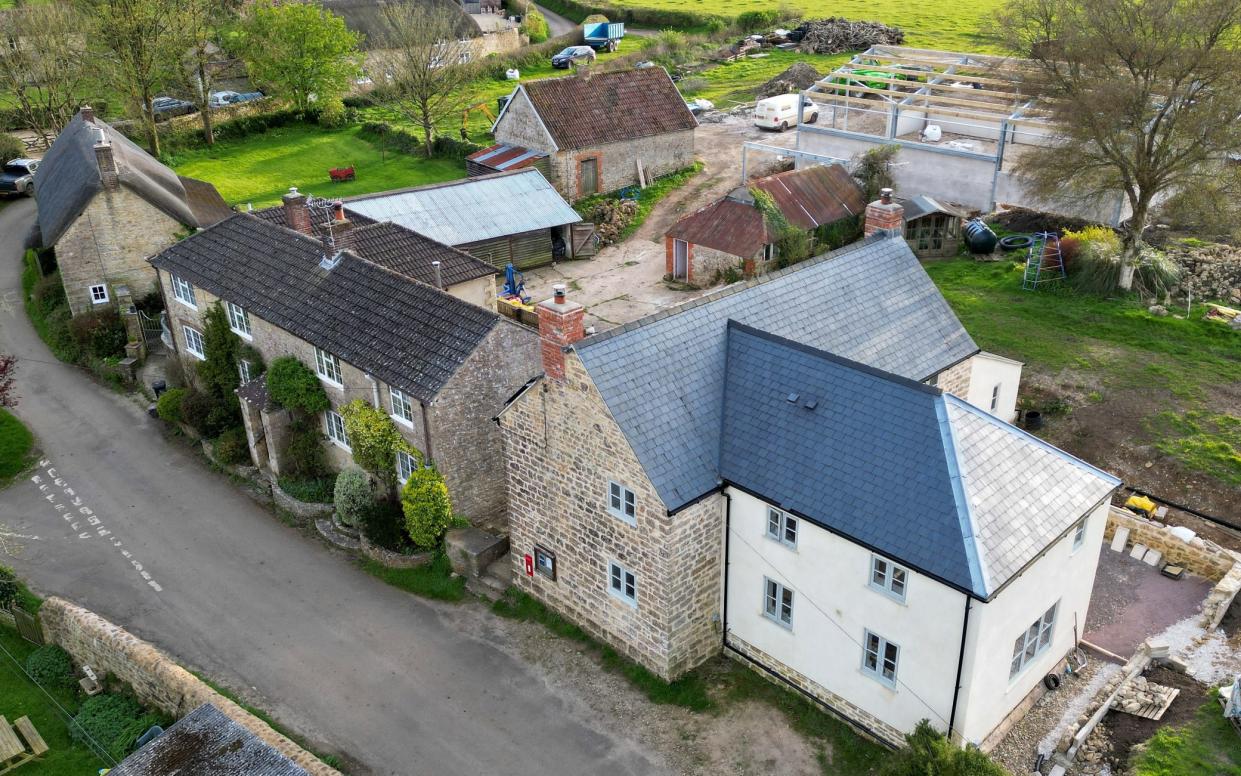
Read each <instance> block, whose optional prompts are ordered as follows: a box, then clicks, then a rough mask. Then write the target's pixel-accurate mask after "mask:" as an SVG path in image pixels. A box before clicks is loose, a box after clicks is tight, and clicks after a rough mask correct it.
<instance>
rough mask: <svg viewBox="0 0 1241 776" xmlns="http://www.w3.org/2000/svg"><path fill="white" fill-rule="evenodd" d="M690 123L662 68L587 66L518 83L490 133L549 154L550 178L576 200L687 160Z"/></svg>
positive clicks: (692, 120) (693, 123)
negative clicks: (609, 69)
mask: <svg viewBox="0 0 1241 776" xmlns="http://www.w3.org/2000/svg"><path fill="white" fill-rule="evenodd" d="M697 126H698V120H697V119H695V118H694V116H693V114H691V113H690V112H689V108H687V107H686V106H685V100H684V99H683V98H682V97H681V93H680V92H679V91H677V87H676V84H674V83H673V82H672V79H671V78H669V77H668V73H667V71H666V70H664V69H663V68H659V67H645V68H637V69H633V70H617V71H614V72H610V73H595V72H592V69H591V68H589V67H587V68H583V69H582V70H580V71H579V73H578V74H577V75H575V76H573V77H569V78H546V79H543V80H540V81H531V82H529V83H525V84H522V85H521V86H518V87H517V88H516V89H515V90H514V91H513V93H512V95H511V96H510V97H509V99H508V101H507V102H506V103H505V105H504V109H503V110H502V111H500V115H499V116H498V117H497V118H496V122H495V125H494V126H493V127H492V134H493V135H494V136H495V139H496V142H497V143H502V144H505V145H508V146H515V147H519V148H524V149H528V150H530V151H541V152H543V153H546V154H548V155H549V156H550V157H551V159H550V162H549V164H548V169H549V170H550V171H551V176H550V177H551V182H552V185H554V186H555V187H556V189H557V190H558V191H560V193H561V194H563V195H564V196H565V197H566V198H567V199H569V200H577V199H581V198H582V197H588V196H590V195H591V194H598V193H601V192H608V191H616V190H617V189H622V188H624V187H626V186H633V185H635V184H637V183H639V182H640V180H646V181H647V182H649V181H650V180H652V179H653V178H657V177H659V176H661V175H667V174H668V173H670V172H674V171H676V170H680V169H682V168H685V167H688V166H690V165H691V164H693V163H694V129H695V128H696V127H697Z"/></svg>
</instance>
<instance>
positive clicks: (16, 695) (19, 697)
mask: <svg viewBox="0 0 1241 776" xmlns="http://www.w3.org/2000/svg"><path fill="white" fill-rule="evenodd" d="M34 650H35V646H34V645H33V644H30V643H29V642H26V641H24V640H23V639H22V638H21V637H19V636H18V635H17V633H16V632H14V631H13V630H11V629H9V628H7V627H5V626H3V625H0V715H3V716H4V717H5V719H7V720H9V722H12V721H13V720H15V719H17V718H18V717H22V716H27V717H30V721H31V722H33V723H34V726H35V729H36V730H38V731H39V734H40V735H42V736H43V740H44V741H46V742H47V745H48V746H49V747H51V751H49V752H48V753H47V754H45V755H43V757H41V758H40V759H39V760H38V761H37V762H35V763H27V764H26V765H25V766H24V767H23V768H21V769H20V770H19V771H15V772H14V773H19V774H22V775H23V776H25V774H29V776H84V774H93V773H96V772H98V771H99V769H100V768H102V767H104V766H106V765H107V763H105V762H103V761H102V760H101V759H100V758H98V757H97V756H95V754H93V753H92V752H91V751H90V750H89V749H87V748H85V747H83V746H81V745H79V744H77V743H74V742H73V741H72V740H71V739H70V738H69V727H68V725H67V724H66V722H65V718H64V717H63V716H62V715H61V712H60V711H59V710H58V709H57V707H56V704H55V703H53V701H52V700H51V699H49V698H48V696H47V695H45V694H44V693H43V691H42V690H40V689H39V688H38V687H37V686H36V685H35V684H34V683H33V682H31V681H30V680H29V679H27V678H26V676H25V674H23V673H22V671H21V670H20V669H19V668H18V666H17V665H14V660H16V661H17V663H18V664H20V665H23V666H24V665H25V662H26V656H27V655H29V654H30V653H31V652H33V651H34ZM52 697H53V698H55V701H56V703H59V704H60V705H61V706H62V707H63V708H64V709H66V710H67V711H68V712H69V713H71V714H72V713H75V712H76V711H77V708H78V703H77V699H76V698H75V697H74V695H73V693H71V692H67V691H59V690H53V691H52Z"/></svg>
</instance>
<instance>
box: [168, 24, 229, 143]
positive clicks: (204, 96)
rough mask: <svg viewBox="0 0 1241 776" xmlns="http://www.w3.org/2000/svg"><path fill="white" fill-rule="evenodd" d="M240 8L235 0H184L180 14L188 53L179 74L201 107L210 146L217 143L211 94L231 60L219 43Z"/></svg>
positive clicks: (204, 135) (188, 91)
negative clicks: (218, 77) (222, 69)
mask: <svg viewBox="0 0 1241 776" xmlns="http://www.w3.org/2000/svg"><path fill="white" fill-rule="evenodd" d="M239 10H240V5H239V3H238V2H236V0H185V7H184V9H183V11H182V14H181V20H182V21H181V25H180V31H181V35H182V37H183V40H184V43H185V45H186V54H185V56H184V57H183V58H182V60H181V64H182V68H181V71H180V75H181V78H182V80H183V82H184V85H185V87H186V90H185V91H186V93H187V94H190V95H193V100H192V101H193V103H194V104H195V105H196V106H197V107H198V115H199V117H200V118H201V119H202V125H203V137H204V138H205V139H206V141H207V145H213V144H214V143H215V128H214V126H213V125H212V116H211V93H212V92H213V91H215V85H216V76H217V75H218V73H219V72H220V69H221V68H223V67H225V66H227V65H228V63H229V59H228V54H227V53H226V52H225V51H224V49H223V48H222V47H221V45H220V44H221V41H222V38H223V35H222V33H223V31H224V30H225V29H226V28H227V26H228V25H229V23H230V22H232V21H233V20H235V19H236V18H237V17H238V13H239Z"/></svg>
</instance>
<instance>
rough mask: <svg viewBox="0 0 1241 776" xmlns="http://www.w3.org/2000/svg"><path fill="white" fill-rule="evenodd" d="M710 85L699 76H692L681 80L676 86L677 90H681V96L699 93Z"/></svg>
mask: <svg viewBox="0 0 1241 776" xmlns="http://www.w3.org/2000/svg"><path fill="white" fill-rule="evenodd" d="M710 85H711V82H710V81H708V80H707V79H705V78H703V77H702V76H700V75H694V76H690V77H689V78H682V79H681V82H680V83H679V84H677V88H678V89H680V90H681V94H693V93H694V92H701V91H702V90H703V89H706V88H707V87H708V86H710Z"/></svg>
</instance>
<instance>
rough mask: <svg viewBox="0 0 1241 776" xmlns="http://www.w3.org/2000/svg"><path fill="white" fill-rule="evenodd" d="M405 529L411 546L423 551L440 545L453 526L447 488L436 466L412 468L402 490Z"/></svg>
mask: <svg viewBox="0 0 1241 776" xmlns="http://www.w3.org/2000/svg"><path fill="white" fill-rule="evenodd" d="M401 508H402V511H404V513H405V530H406V531H407V532H408V533H409V538H410V540H411V541H413V543H414V544H415V545H416V546H417V547H419V548H421V549H424V550H429V549H432V548H434V547H436V546H438V545H439V543H440V540H441V539H443V538H444V533H445V532H447V531H448V529H449V528H450V527H452V524H453V515H452V501H451V500H450V499H449V498H448V486H447V485H445V484H444V478H443V477H441V476H440V473H439V472H438V471H436V470H435V467H432V466H426V467H420V468H417V469H414V472H413V474H411V475H410V477H409V479H408V480H406V481H405V487H404V488H403V489H402V490H401Z"/></svg>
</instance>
